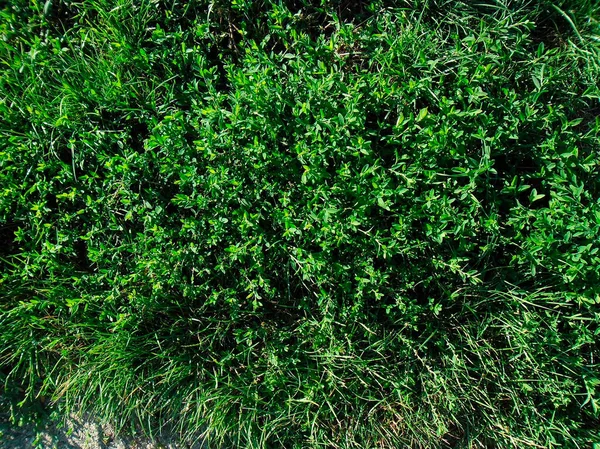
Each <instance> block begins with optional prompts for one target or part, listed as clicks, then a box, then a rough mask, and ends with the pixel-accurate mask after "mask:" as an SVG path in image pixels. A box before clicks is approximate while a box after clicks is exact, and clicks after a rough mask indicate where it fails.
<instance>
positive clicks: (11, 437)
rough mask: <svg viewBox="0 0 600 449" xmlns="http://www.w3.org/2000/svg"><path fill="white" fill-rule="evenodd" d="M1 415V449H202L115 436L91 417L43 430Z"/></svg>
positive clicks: (169, 440)
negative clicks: (9, 421)
mask: <svg viewBox="0 0 600 449" xmlns="http://www.w3.org/2000/svg"><path fill="white" fill-rule="evenodd" d="M3 418H4V417H3V416H2V415H0V449H29V448H32V449H33V448H35V449H201V448H203V445H202V444H200V443H198V444H194V445H182V444H177V443H175V442H174V441H175V438H172V437H169V436H163V437H156V438H155V439H152V440H150V439H147V438H136V437H127V436H121V435H119V436H118V437H117V436H115V434H114V431H113V429H112V428H111V427H110V426H107V425H100V424H99V423H97V422H95V421H94V420H93V419H90V418H81V417H75V416H72V417H71V419H69V421H68V423H67V425H66V426H64V427H58V426H56V425H53V424H49V425H47V426H46V428H45V429H44V430H43V431H36V430H35V429H34V428H33V426H23V427H15V426H11V425H10V424H9V423H8V422H7V420H5V419H3Z"/></svg>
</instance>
